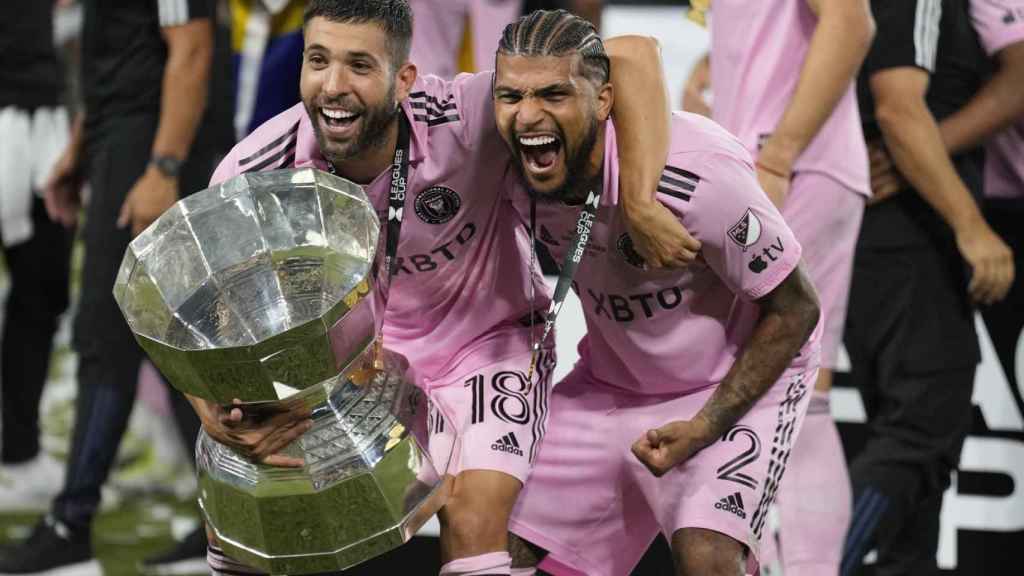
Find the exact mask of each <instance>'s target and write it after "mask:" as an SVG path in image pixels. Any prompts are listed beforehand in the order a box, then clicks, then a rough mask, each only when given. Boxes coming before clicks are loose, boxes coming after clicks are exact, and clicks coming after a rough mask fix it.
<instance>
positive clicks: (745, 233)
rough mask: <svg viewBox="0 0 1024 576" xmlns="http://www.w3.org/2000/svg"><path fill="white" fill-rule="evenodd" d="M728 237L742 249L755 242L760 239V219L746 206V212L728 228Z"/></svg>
mask: <svg viewBox="0 0 1024 576" xmlns="http://www.w3.org/2000/svg"><path fill="white" fill-rule="evenodd" d="M729 238H731V239H732V241H733V242H735V243H736V244H738V245H739V247H740V248H743V249H744V250H746V249H747V248H750V247H751V246H753V245H754V244H757V241H758V240H760V239H761V221H760V220H758V218H757V215H756V214H754V213H753V212H752V211H751V210H750V208H747V212H746V214H744V215H743V218H740V221H739V222H737V223H735V224H733V225H732V227H731V228H729Z"/></svg>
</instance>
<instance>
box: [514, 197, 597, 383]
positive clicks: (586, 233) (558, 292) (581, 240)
mask: <svg viewBox="0 0 1024 576" xmlns="http://www.w3.org/2000/svg"><path fill="white" fill-rule="evenodd" d="M601 192H602V190H601V189H598V191H597V193H594V192H593V191H591V192H588V193H587V201H586V202H584V203H583V206H582V207H581V208H580V215H579V218H578V219H577V220H576V235H575V236H574V237H573V239H572V242H571V243H570V250H569V252H567V253H566V254H565V257H564V258H563V259H562V269H561V270H560V271H559V273H558V283H557V284H555V294H554V296H553V297H552V299H551V307H550V308H548V312H547V314H546V315H545V318H544V332H543V333H542V334H541V337H540V340H538V341H536V342H534V344H533V352H532V354H531V357H530V371H529V372H528V373H527V379H532V378H533V371H534V368H536V366H537V358H538V356H539V354H540V347H541V346H542V345H543V344H544V341H545V340H547V339H548V335H549V334H550V333H551V329H552V328H554V326H555V319H556V318H558V313H559V312H561V311H562V303H563V302H564V301H565V297H566V295H568V293H569V288H570V287H572V279H573V277H574V276H575V275H576V269H577V268H579V265H580V260H582V259H583V253H584V252H585V251H586V249H587V241H589V240H590V232H591V230H592V229H593V228H594V220H595V219H596V216H597V208H598V206H599V205H600V203H601ZM536 202H537V201H536V200H535V199H534V200H532V201H531V205H530V220H531V222H530V228H531V233H532V234H536V232H535V230H536V228H537V226H536V222H535V221H534V220H536ZM535 241H536V240H534V242H535ZM530 249H531V251H532V250H536V244H534V245H533V246H531V247H530ZM531 260H532V258H531ZM532 321H533V318H532V315H531V324H532ZM531 337H532V333H531Z"/></svg>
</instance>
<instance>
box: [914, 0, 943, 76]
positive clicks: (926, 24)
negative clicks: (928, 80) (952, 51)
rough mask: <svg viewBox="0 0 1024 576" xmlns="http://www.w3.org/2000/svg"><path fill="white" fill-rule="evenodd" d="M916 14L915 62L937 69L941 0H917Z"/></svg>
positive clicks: (928, 68) (923, 66)
mask: <svg viewBox="0 0 1024 576" xmlns="http://www.w3.org/2000/svg"><path fill="white" fill-rule="evenodd" d="M916 8H917V9H916V12H915V15H914V63H915V64H917V65H918V66H920V67H921V68H924V69H925V70H928V71H934V70H935V57H936V53H937V52H938V43H939V21H940V20H941V19H942V1H941V0H917V6H916Z"/></svg>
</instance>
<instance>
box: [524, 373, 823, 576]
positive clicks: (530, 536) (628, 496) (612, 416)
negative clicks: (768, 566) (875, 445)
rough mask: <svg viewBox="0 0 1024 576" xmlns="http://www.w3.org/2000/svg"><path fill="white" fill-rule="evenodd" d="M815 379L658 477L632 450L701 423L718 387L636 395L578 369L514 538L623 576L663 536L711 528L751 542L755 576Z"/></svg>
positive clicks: (555, 406)
mask: <svg viewBox="0 0 1024 576" xmlns="http://www.w3.org/2000/svg"><path fill="white" fill-rule="evenodd" d="M816 377H817V369H816V368H809V369H806V370H804V371H796V370H792V371H790V372H787V373H786V374H785V375H783V377H782V378H781V379H780V380H779V381H778V382H777V383H776V384H775V385H774V386H773V387H772V388H771V390H769V391H768V392H767V393H766V394H765V395H764V397H762V398H761V400H759V401H758V402H757V404H755V405H754V407H753V408H752V409H751V410H750V412H748V413H747V415H746V416H744V417H743V419H742V420H740V422H739V423H738V424H737V425H736V426H734V427H733V428H731V429H730V430H729V432H728V433H726V434H725V436H723V437H722V439H721V440H720V441H718V442H716V443H714V444H712V445H711V446H709V447H707V448H705V449H704V450H701V451H700V452H698V453H697V454H695V455H694V456H693V457H692V458H690V460H688V461H687V462H685V463H684V464H682V465H680V466H677V467H676V468H675V469H673V470H671V471H669V472H668V473H667V474H665V475H664V476H662V477H661V478H656V477H655V476H654V475H653V474H651V473H650V472H649V471H648V470H647V468H645V467H644V466H643V464H641V463H640V461H639V460H637V459H636V457H635V456H633V453H632V452H631V450H630V447H631V446H632V444H633V442H635V441H636V440H638V439H639V438H640V437H641V436H642V435H643V434H645V433H646V432H647V430H649V429H651V428H656V427H660V426H662V425H664V424H667V423H668V422H671V421H674V420H688V419H690V418H692V417H693V416H695V415H696V414H697V412H698V411H699V410H700V409H701V407H702V406H703V405H704V403H705V402H706V401H707V399H708V398H709V397H710V396H711V394H712V393H713V392H714V388H711V389H707V390H702V391H700V392H695V393H693V394H688V395H685V396H668V397H666V396H634V395H629V394H627V393H623V392H621V391H616V390H613V389H610V388H608V387H607V386H605V385H602V384H597V383H595V382H594V381H593V380H591V379H589V377H588V376H587V374H586V369H585V368H582V369H581V368H580V366H579V365H577V367H576V369H575V370H573V372H572V373H571V374H569V376H567V377H566V379H565V380H563V381H562V382H561V383H559V384H558V385H557V386H555V389H554V391H553V393H552V399H551V411H552V418H551V422H550V424H549V427H548V431H547V435H546V437H545V439H544V446H543V447H542V449H541V450H540V455H539V458H538V459H537V462H536V463H535V465H534V469H533V475H532V476H531V477H530V482H529V483H527V484H526V487H525V488H524V489H523V492H522V493H521V494H520V496H519V501H518V503H517V505H516V508H515V510H514V511H513V513H512V520H511V523H510V530H511V531H512V532H514V533H515V534H517V535H519V536H520V537H522V538H525V539H526V540H529V541H530V542H533V543H534V544H536V545H538V546H541V547H542V548H544V549H546V550H547V551H548V553H549V558H550V560H552V561H554V562H553V563H555V564H560V565H564V566H568V567H571V568H572V569H574V570H576V571H579V572H581V573H583V574H586V575H588V576H624V575H626V574H629V573H630V571H631V570H632V569H633V568H634V567H635V566H636V564H637V562H639V561H640V558H641V557H642V556H643V554H644V552H645V551H646V550H647V548H648V546H650V544H651V542H652V541H653V539H654V537H655V536H657V534H658V532H659V531H661V532H662V533H663V534H665V535H666V536H667V537H671V536H672V534H674V533H675V532H676V531H677V530H679V529H681V528H704V529H708V530H714V531H717V532H720V533H723V534H726V535H728V536H730V537H732V538H734V539H735V540H737V541H739V542H741V543H743V544H744V545H745V546H746V547H747V548H748V550H749V551H750V554H749V555H748V569H749V570H750V573H755V572H754V570H756V568H757V555H758V539H759V538H760V535H761V533H762V530H763V529H764V525H765V516H766V514H767V512H768V508H769V504H770V503H771V502H772V499H773V498H774V497H775V492H776V490H777V488H778V485H779V481H780V479H781V478H782V472H783V470H784V469H785V466H786V460H787V459H788V457H789V450H790V446H791V445H792V442H793V439H794V438H795V437H796V435H797V434H798V433H799V431H800V425H801V423H802V422H803V416H804V412H806V410H807V404H808V402H809V399H810V389H812V388H813V387H814V379H815V378H816ZM548 565H549V563H548V562H546V563H545V564H544V566H545V567H547V566H548ZM554 573H556V574H559V572H557V571H556V572H554ZM568 573H575V572H572V571H569V572H568Z"/></svg>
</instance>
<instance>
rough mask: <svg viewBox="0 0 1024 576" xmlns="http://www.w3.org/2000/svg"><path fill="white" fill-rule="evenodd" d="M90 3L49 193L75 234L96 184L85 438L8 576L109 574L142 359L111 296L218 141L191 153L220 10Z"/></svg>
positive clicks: (81, 342)
mask: <svg viewBox="0 0 1024 576" xmlns="http://www.w3.org/2000/svg"><path fill="white" fill-rule="evenodd" d="M82 4H83V10H84V15H83V35H82V41H81V45H82V55H81V67H82V91H83V98H84V111H83V113H82V114H80V115H79V116H78V117H77V118H76V120H75V121H74V124H73V128H72V133H71V138H70V141H69V142H68V144H67V146H66V147H65V149H64V150H63V152H62V153H60V158H59V160H58V161H57V164H56V166H55V168H54V169H53V171H52V172H51V175H50V177H49V181H48V184H47V186H46V207H47V212H48V213H49V215H50V217H51V218H52V219H53V220H55V221H58V222H60V223H61V224H63V225H64V226H66V227H69V228H70V227H72V226H74V225H75V224H76V223H77V219H78V213H79V209H80V207H81V188H82V184H83V182H84V181H85V180H88V184H89V190H90V196H89V198H88V202H87V204H86V225H85V228H84V230H83V233H82V235H83V241H84V244H85V262H84V265H83V269H82V270H83V273H82V282H81V292H80V297H79V307H78V311H77V314H76V318H75V326H74V337H73V338H74V345H75V349H76V351H77V352H78V356H79V364H78V374H77V380H78V395H77V398H76V408H75V426H74V434H73V438H72V444H71V451H70V454H69V457H68V463H67V474H66V476H65V482H64V486H63V489H62V491H61V493H60V494H59V495H58V496H57V498H56V500H55V501H54V502H53V506H52V508H51V510H50V513H49V514H47V516H46V517H45V518H44V519H42V520H41V521H40V522H39V523H38V524H37V525H36V527H35V529H34V530H33V532H32V534H31V535H30V536H29V537H28V539H27V540H25V541H24V542H22V543H20V544H19V545H17V546H15V547H13V548H10V549H7V550H5V551H4V552H3V553H2V554H0V572H2V573H14V574H37V573H45V572H47V571H50V570H55V569H69V570H70V569H81V570H82V572H81V573H89V572H95V573H99V566H98V563H97V562H96V560H95V559H94V558H93V550H92V542H91V524H92V520H93V517H94V515H95V513H96V511H97V508H98V506H99V501H100V487H101V486H102V485H103V483H104V482H105V481H106V478H107V476H108V474H109V472H110V469H111V467H112V465H113V463H114V458H115V455H116V453H117V449H118V446H119V444H120V441H121V438H122V436H123V434H124V431H125V427H126V425H127V422H128V417H129V415H130V413H131V410H132V406H133V403H134V400H135V392H136V384H137V379H138V374H139V366H140V363H141V361H142V358H143V353H142V350H141V348H139V347H138V345H137V344H136V343H135V340H134V338H133V337H132V334H131V331H130V330H129V329H128V326H127V324H126V323H125V322H124V319H123V317H122V316H121V314H120V311H119V310H118V308H117V304H116V303H115V302H114V299H113V295H112V292H111V287H112V286H113V284H114V279H115V277H116V274H117V270H118V267H119V266H120V263H121V259H122V257H123V256H124V251H125V249H126V247H127V245H128V242H129V241H130V240H131V238H132V237H133V236H134V235H136V234H138V233H139V232H141V231H142V230H143V229H144V228H145V227H146V226H147V225H148V224H149V223H151V222H152V221H153V220H155V219H156V218H157V217H158V216H159V215H160V214H161V213H162V212H163V211H164V210H166V209H167V208H168V207H170V206H171V205H172V204H173V203H174V202H175V201H177V200H178V198H179V196H180V195H182V194H187V193H189V192H192V191H195V190H199V189H202V188H204V187H205V182H206V180H207V178H208V177H209V174H210V172H211V171H212V169H213V163H214V160H215V158H214V156H215V153H214V150H213V146H210V145H207V143H209V142H211V141H212V139H202V138H201V139H199V140H198V141H199V142H200V143H201V144H199V145H196V146H193V140H194V139H195V134H196V130H197V128H198V127H199V123H200V122H199V121H200V118H201V116H202V114H203V111H204V109H205V105H206V94H207V80H208V75H209V70H210V65H211V64H210V63H211V59H212V53H213V42H214V40H213V26H212V21H211V18H212V16H213V11H212V7H211V5H210V2H209V1H207V0H149V1H145V2H139V1H137V0H132V1H129V0H120V1H117V2H102V1H100V0H84V1H83V2H82ZM16 21H20V18H18V19H16ZM47 37H49V35H47ZM17 68H18V67H15V69H17ZM175 397H176V398H178V395H175ZM182 401H183V399H182Z"/></svg>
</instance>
